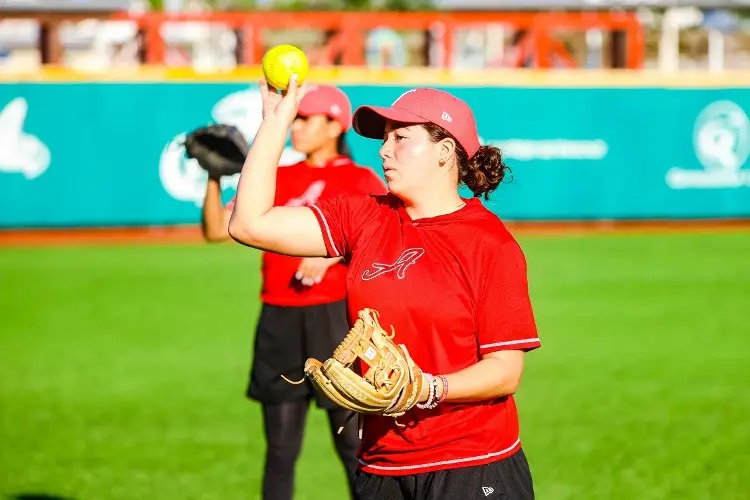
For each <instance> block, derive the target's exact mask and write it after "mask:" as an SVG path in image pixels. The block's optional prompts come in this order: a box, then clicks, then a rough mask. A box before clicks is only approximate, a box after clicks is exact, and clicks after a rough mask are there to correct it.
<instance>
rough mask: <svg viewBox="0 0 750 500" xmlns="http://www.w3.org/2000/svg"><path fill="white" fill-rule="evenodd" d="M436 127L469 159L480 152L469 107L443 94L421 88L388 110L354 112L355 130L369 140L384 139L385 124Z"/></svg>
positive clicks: (405, 93) (367, 109)
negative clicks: (429, 125)
mask: <svg viewBox="0 0 750 500" xmlns="http://www.w3.org/2000/svg"><path fill="white" fill-rule="evenodd" d="M386 119H388V120H393V121H396V122H402V123H433V124H435V125H439V126H441V127H443V128H444V129H445V130H446V131H448V133H450V134H451V135H452V136H453V137H455V138H456V140H457V141H458V143H459V144H461V146H462V147H463V148H464V149H465V150H466V153H467V154H468V155H469V158H471V157H472V156H474V155H475V154H476V152H477V151H478V150H479V134H478V132H477V124H476V121H475V120H474V113H472V111H471V108H469V105H468V104H466V103H465V102H464V101H462V100H461V99H459V98H458V97H456V96H454V95H453V94H449V93H448V92H445V91H443V90H437V89H428V88H419V89H412V90H409V91H407V92H404V93H403V94H401V97H399V98H398V99H396V102H394V103H393V104H392V105H391V106H390V107H389V108H381V107H375V106H360V107H359V108H357V111H355V112H354V119H353V124H354V130H355V131H356V132H357V133H358V134H359V135H361V136H363V137H367V138H370V139H383V133H384V131H385V121H386Z"/></svg>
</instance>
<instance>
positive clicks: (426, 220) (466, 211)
mask: <svg viewBox="0 0 750 500" xmlns="http://www.w3.org/2000/svg"><path fill="white" fill-rule="evenodd" d="M389 196H391V198H392V199H393V201H392V202H393V203H394V204H395V205H396V208H397V210H398V214H399V216H400V218H401V221H402V222H407V223H410V224H414V225H415V226H416V225H420V226H421V225H424V224H438V223H441V222H450V221H453V220H458V219H461V218H463V217H465V216H466V215H470V214H472V213H474V212H476V211H477V209H479V208H482V206H483V205H482V202H481V201H480V200H479V198H463V197H462V198H461V199H462V200H463V201H464V203H466V205H464V206H463V207H461V208H459V209H458V210H456V211H455V212H451V213H448V214H443V215H436V216H435V217H423V218H421V219H414V220H413V219H412V218H411V216H409V213H408V212H407V211H406V207H405V206H404V202H403V201H401V200H400V199H399V198H398V197H397V196H394V195H389Z"/></svg>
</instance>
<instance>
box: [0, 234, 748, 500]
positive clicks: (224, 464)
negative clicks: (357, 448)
mask: <svg viewBox="0 0 750 500" xmlns="http://www.w3.org/2000/svg"><path fill="white" fill-rule="evenodd" d="M520 240H521V243H522V244H523V246H524V248H525V250H526V254H527V257H528V260H529V265H530V279H531V289H532V298H533V301H534V304H535V308H536V312H537V318H538V323H539V327H540V333H541V336H542V340H543V344H544V345H543V348H542V349H540V350H538V351H535V352H534V353H532V354H531V355H530V356H529V357H528V362H527V367H526V374H525V378H524V382H523V384H522V387H521V392H520V394H519V395H518V401H519V405H520V411H521V419H522V420H521V422H522V439H523V440H524V442H525V447H526V452H527V454H528V456H529V460H530V463H531V465H532V472H533V474H534V477H535V482H536V488H537V493H538V498H539V499H541V500H568V499H576V500H583V499H596V500H609V499H623V500H625V499H628V500H630V499H638V500H647V499H680V500H692V499H696V500H697V499H701V500H704V499H742V498H750V393H749V391H748V387H749V385H748V383H749V382H750V321H749V320H748V311H750V234H747V233H745V234H722V235H718V234H717V235H676V234H675V235H648V236H646V235H618V236H614V235H602V236H565V237H563V236H556V237H552V236H548V237H541V236H537V237H523V238H520ZM257 277H258V254H257V253H256V252H254V251H252V250H248V249H246V248H243V247H240V246H239V245H221V246H207V245H205V246H204V245H199V246H151V247H125V246H123V247H88V248H60V249H26V250H23V249H0V304H1V305H0V308H1V311H2V316H1V320H0V498H23V497H21V495H24V494H26V495H32V494H35V495H42V494H44V495H49V496H52V497H60V498H65V499H69V500H140V499H143V500H157V499H158V500H165V499H174V500H191V499H205V500H209V499H252V498H259V495H258V490H259V486H258V485H259V482H260V473H261V467H262V456H263V450H264V443H263V441H262V437H261V428H260V418H259V416H260V413H259V408H258V406H257V405H256V404H255V403H252V402H249V401H247V400H245V399H244V397H243V394H244V388H245V379H246V376H247V370H248V364H249V359H250V355H251V346H252V333H253V331H254V326H255V319H256V315H257V312H258V300H257V293H258V287H259V283H258V278H257ZM297 492H298V495H297V498H300V499H316V500H318V499H323V500H328V499H338V498H345V496H344V492H345V489H344V480H343V471H342V468H341V467H340V466H339V464H338V462H337V461H336V459H335V458H334V452H333V446H332V443H331V439H330V436H329V433H328V428H327V423H326V420H325V418H324V415H323V414H322V413H321V412H320V411H317V410H316V411H313V412H311V414H310V420H309V425H308V430H307V437H306V441H305V446H304V449H303V456H302V457H301V459H300V463H299V469H298V477H297Z"/></svg>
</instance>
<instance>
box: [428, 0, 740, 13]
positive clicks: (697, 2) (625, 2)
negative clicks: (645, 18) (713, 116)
mask: <svg viewBox="0 0 750 500" xmlns="http://www.w3.org/2000/svg"><path fill="white" fill-rule="evenodd" d="M435 5H436V6H437V7H438V8H440V9H444V10H492V11H503V10H525V11H529V10H553V9H567V10H604V9H615V8H620V9H636V8H641V7H647V8H648V7H651V8H669V7H698V8H706V9H711V8H713V9H731V8H741V7H750V0H435Z"/></svg>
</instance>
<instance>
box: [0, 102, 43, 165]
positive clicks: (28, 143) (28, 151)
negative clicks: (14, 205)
mask: <svg viewBox="0 0 750 500" xmlns="http://www.w3.org/2000/svg"><path fill="white" fill-rule="evenodd" d="M28 110H29V104H28V103H27V102H26V99H24V98H23V97H17V98H15V99H13V100H12V101H10V102H9V103H8V104H7V105H6V106H5V107H4V108H3V109H2V111H0V172H7V173H20V174H23V175H24V177H26V178H27V179H36V178H37V177H39V176H40V175H42V174H43V173H44V172H45V171H46V170H47V168H49V164H50V158H51V157H50V152H49V148H48V147H47V146H46V145H45V144H44V143H43V142H42V141H40V140H39V139H38V138H37V137H36V136H33V135H31V134H27V133H26V132H24V131H23V125H24V122H25V121H26V113H27V112H28Z"/></svg>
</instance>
